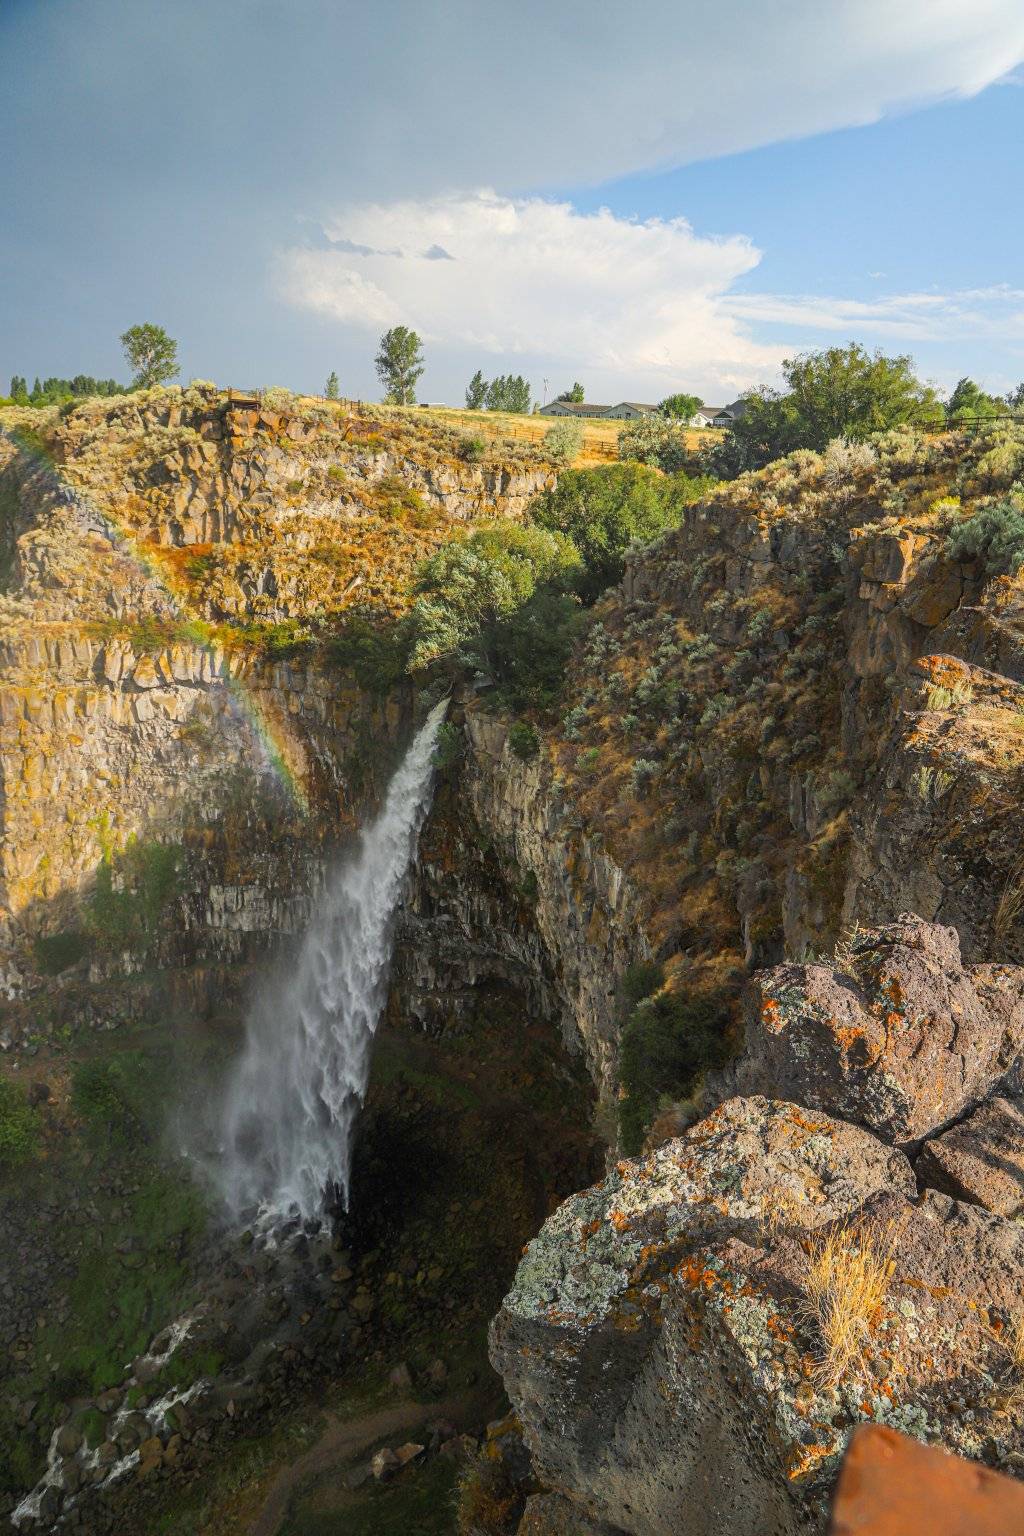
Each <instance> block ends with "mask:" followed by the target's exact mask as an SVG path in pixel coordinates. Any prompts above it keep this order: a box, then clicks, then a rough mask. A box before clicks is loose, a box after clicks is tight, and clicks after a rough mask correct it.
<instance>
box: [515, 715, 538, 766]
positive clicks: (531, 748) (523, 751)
mask: <svg viewBox="0 0 1024 1536" xmlns="http://www.w3.org/2000/svg"><path fill="white" fill-rule="evenodd" d="M508 744H509V748H510V750H511V751H512V752H514V753H515V755H516V757H520V758H522V759H523V761H524V762H526V761H527V759H528V758H531V757H536V756H537V753H538V752H539V751H540V737H539V736H538V735H537V732H536V731H535V730H534V728H533V726H532V725H531V724H530V722H529V721H528V720H516V721H515V722H514V724H512V725H511V726H509V732H508Z"/></svg>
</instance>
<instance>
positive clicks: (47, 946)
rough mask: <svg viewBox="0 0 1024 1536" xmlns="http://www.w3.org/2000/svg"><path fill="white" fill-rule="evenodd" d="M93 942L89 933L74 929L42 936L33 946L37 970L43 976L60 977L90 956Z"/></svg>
mask: <svg viewBox="0 0 1024 1536" xmlns="http://www.w3.org/2000/svg"><path fill="white" fill-rule="evenodd" d="M91 942H92V941H91V940H90V938H89V935H88V934H87V933H80V932H79V931H78V930H77V929H72V928H67V929H65V930H64V931H63V932H62V933H48V934H42V935H40V937H39V938H37V939H36V940H35V942H34V944H33V946H32V949H33V952H34V954H35V961H36V970H37V971H38V972H39V974H40V975H41V976H59V975H60V973H61V972H62V971H67V970H70V969H71V967H72V966H73V965H77V964H78V962H79V960H81V959H82V958H83V956H84V955H87V954H88V952H89V949H90V948H91Z"/></svg>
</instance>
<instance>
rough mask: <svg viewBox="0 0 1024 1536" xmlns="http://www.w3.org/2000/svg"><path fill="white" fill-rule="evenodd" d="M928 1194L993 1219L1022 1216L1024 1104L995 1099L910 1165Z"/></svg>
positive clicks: (926, 1148) (926, 1146)
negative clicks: (971, 1207) (937, 1192)
mask: <svg viewBox="0 0 1024 1536" xmlns="http://www.w3.org/2000/svg"><path fill="white" fill-rule="evenodd" d="M914 1166H915V1168H916V1170H917V1176H918V1178H919V1180H920V1181H921V1183H922V1184H925V1185H927V1186H929V1187H930V1188H931V1189H938V1190H943V1191H944V1192H945V1193H946V1194H949V1195H952V1196H954V1198H955V1199H957V1200H969V1201H970V1202H971V1204H973V1205H980V1206H983V1207H984V1208H985V1210H986V1211H994V1212H995V1213H996V1215H997V1216H1020V1215H1021V1213H1022V1212H1024V1101H1022V1100H1021V1099H1020V1098H1004V1097H1003V1096H1002V1095H998V1094H997V1095H996V1096H995V1097H994V1098H992V1099H989V1101H988V1102H987V1103H986V1104H982V1105H981V1107H980V1108H979V1109H976V1110H975V1111H974V1113H973V1114H972V1115H969V1116H968V1118H967V1119H966V1120H963V1121H961V1122H960V1124H958V1125H954V1126H953V1127H951V1129H950V1130H948V1131H945V1132H944V1133H943V1134H942V1135H941V1136H936V1137H935V1138H934V1140H932V1141H926V1142H925V1144H924V1146H923V1147H922V1148H921V1151H920V1153H919V1154H918V1156H917V1159H916V1161H915V1165H914Z"/></svg>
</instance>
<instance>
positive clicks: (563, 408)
mask: <svg viewBox="0 0 1024 1536" xmlns="http://www.w3.org/2000/svg"><path fill="white" fill-rule="evenodd" d="M540 414H541V415H542V416H590V417H598V418H603V419H604V420H606V421H636V420H637V419H638V418H639V417H640V416H657V414H658V407H657V406H656V405H642V404H641V403H640V401H638V400H620V401H619V403H618V405H591V404H590V402H589V400H552V402H551V404H550V405H544V406H541V410H540Z"/></svg>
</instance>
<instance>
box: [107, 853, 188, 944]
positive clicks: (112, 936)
mask: <svg viewBox="0 0 1024 1536" xmlns="http://www.w3.org/2000/svg"><path fill="white" fill-rule="evenodd" d="M181 861H182V850H181V848H180V847H179V846H178V845H177V844H176V843H130V844H129V846H128V847H127V848H125V849H124V850H123V852H121V853H115V852H113V851H111V852H110V853H109V855H108V856H105V857H104V859H103V862H102V863H101V865H100V867H99V869H98V870H97V872H96V884H95V887H94V889H93V893H92V896H91V898H90V900H89V903H88V906H87V909H86V923H87V927H88V929H89V931H90V933H91V934H92V935H93V936H94V937H95V938H96V939H97V940H98V942H99V943H100V944H102V945H103V946H104V947H105V948H107V949H111V950H114V949H119V948H120V949H129V948H131V947H133V946H138V945H144V944H146V943H147V942H149V941H151V940H152V939H153V938H155V937H156V936H157V934H158V933H159V931H160V928H161V919H162V918H163V916H164V913H165V912H166V910H167V908H168V906H169V905H170V903H171V901H172V900H173V899H174V897H175V896H176V894H177V890H178V873H179V870H180V868H181Z"/></svg>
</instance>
